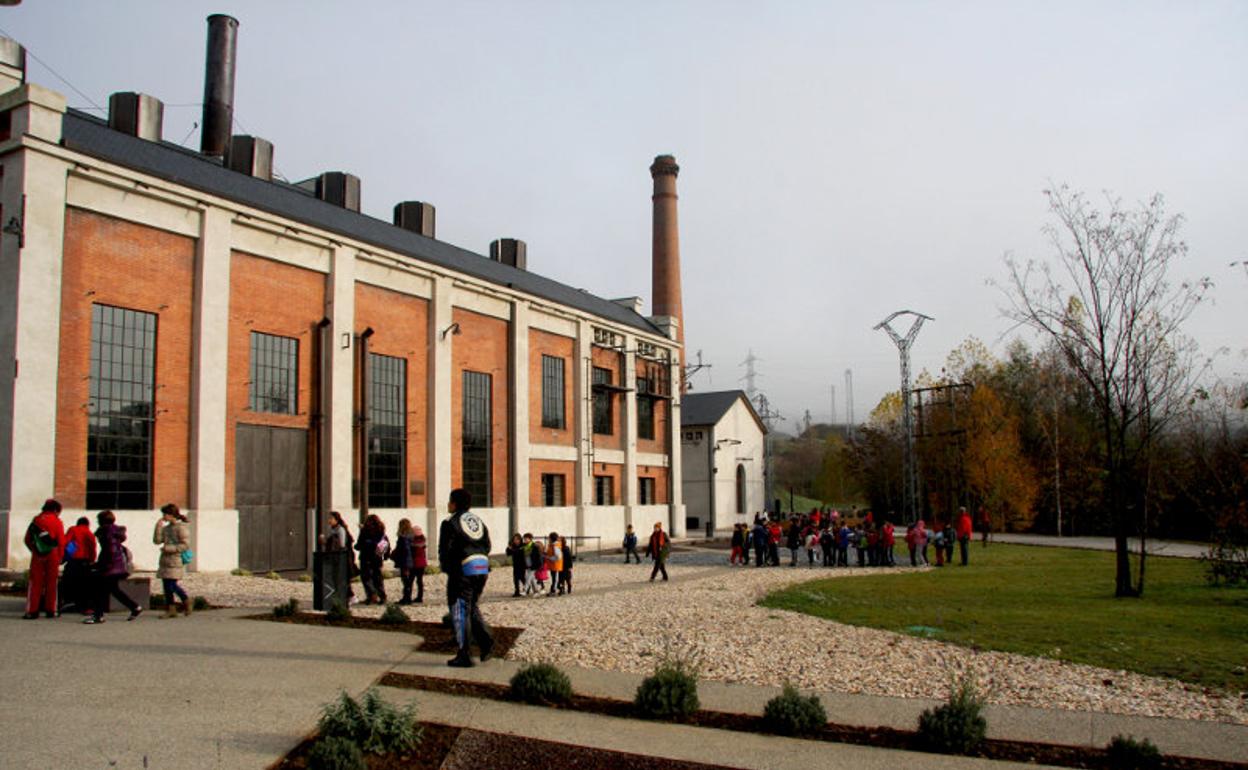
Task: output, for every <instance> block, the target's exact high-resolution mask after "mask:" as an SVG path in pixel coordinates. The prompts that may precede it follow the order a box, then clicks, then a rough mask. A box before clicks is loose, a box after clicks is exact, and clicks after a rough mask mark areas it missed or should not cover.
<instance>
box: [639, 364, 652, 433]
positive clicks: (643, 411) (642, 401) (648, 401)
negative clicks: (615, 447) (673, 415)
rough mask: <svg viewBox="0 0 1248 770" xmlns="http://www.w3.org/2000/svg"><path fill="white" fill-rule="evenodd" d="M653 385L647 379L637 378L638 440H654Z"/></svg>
mask: <svg viewBox="0 0 1248 770" xmlns="http://www.w3.org/2000/svg"><path fill="white" fill-rule="evenodd" d="M651 391H652V383H651V381H650V380H648V379H646V378H645V377H638V378H637V438H644V439H653V438H654V402H655V398H654V396H653V395H651Z"/></svg>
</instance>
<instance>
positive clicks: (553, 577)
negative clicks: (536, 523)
mask: <svg viewBox="0 0 1248 770" xmlns="http://www.w3.org/2000/svg"><path fill="white" fill-rule="evenodd" d="M546 569H548V570H550V595H551V596H554V595H555V593H556V592H558V593H563V585H562V584H561V583H560V582H559V575H560V573H562V572H563V549H562V548H560V547H559V533H557V532H551V533H550V537H549V538H547V539H546Z"/></svg>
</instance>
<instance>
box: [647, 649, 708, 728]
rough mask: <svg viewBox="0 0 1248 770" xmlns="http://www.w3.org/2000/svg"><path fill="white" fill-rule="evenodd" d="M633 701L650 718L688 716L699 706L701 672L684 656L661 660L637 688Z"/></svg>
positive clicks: (679, 717)
mask: <svg viewBox="0 0 1248 770" xmlns="http://www.w3.org/2000/svg"><path fill="white" fill-rule="evenodd" d="M633 705H634V706H636V708H637V711H638V713H639V714H641V715H642V716H644V717H648V718H650V719H684V718H685V717H687V716H689V715H690V714H692V713H693V712H695V711H697V710H698V707H699V706H700V705H701V704H700V703H699V701H698V674H697V672H696V671H695V670H694V669H693V667H692V666H691V665H690V664H689V663H687V662H685V661H683V660H680V659H672V658H668V659H664V660H662V661H660V663H659V665H658V667H657V668H655V670H654V673H653V674H651V675H650V676H648V677H646V678H645V679H644V680H642V682H641V686H640V687H638V688H637V696H636V698H634V699H633Z"/></svg>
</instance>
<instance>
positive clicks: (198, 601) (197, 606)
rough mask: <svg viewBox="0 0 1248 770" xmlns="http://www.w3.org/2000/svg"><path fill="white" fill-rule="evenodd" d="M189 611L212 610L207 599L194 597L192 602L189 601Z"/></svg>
mask: <svg viewBox="0 0 1248 770" xmlns="http://www.w3.org/2000/svg"><path fill="white" fill-rule="evenodd" d="M191 609H193V610H210V609H212V605H211V604H209V603H208V600H207V599H205V598H204V597H202V596H196V597H195V598H194V599H192V600H191Z"/></svg>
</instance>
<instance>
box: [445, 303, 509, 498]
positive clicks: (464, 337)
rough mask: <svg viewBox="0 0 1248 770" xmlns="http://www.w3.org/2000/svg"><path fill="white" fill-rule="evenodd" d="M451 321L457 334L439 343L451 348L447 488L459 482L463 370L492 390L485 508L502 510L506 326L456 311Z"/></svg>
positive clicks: (505, 459)
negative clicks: (480, 378) (485, 379)
mask: <svg viewBox="0 0 1248 770" xmlns="http://www.w3.org/2000/svg"><path fill="white" fill-rule="evenodd" d="M451 320H453V321H454V322H455V323H458V324H459V334H456V335H450V336H448V337H447V338H446V340H445V342H442V341H439V342H440V343H441V344H447V343H449V344H451V345H454V350H453V351H452V353H451V361H452V363H451V446H450V451H451V485H452V486H453V487H458V486H461V483H462V479H463V455H462V454H461V452H460V447H461V446H462V445H463V433H464V429H463V428H464V426H463V420H464V395H463V392H464V374H463V373H464V371H465V370H467V371H473V372H482V373H484V374H488V375H490V378H491V386H492V393H491V404H490V405H491V407H492V411H493V424H492V427H491V429H490V430H491V438H492V441H491V448H490V462H491V468H492V476H493V483H492V484H491V489H490V495H491V499H490V501H489V506H490V507H503V506H506V505H508V504H509V503H508V499H507V486H508V483H509V482H508V477H509V470H510V467H511V458H510V456H509V454H508V447H509V442H508V438H507V427H508V426H507V415H508V411H509V402H508V390H509V387H508V382H507V380H508V375H509V373H508V370H507V344H508V327H509V326H510V324H509V323H508V322H507V321H503V320H501V319H498V318H492V317H490V316H486V315H481V314H480V313H474V312H472V311H470V310H464V309H463V308H458V307H457V308H453V309H452V311H451ZM483 507H484V506H483Z"/></svg>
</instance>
